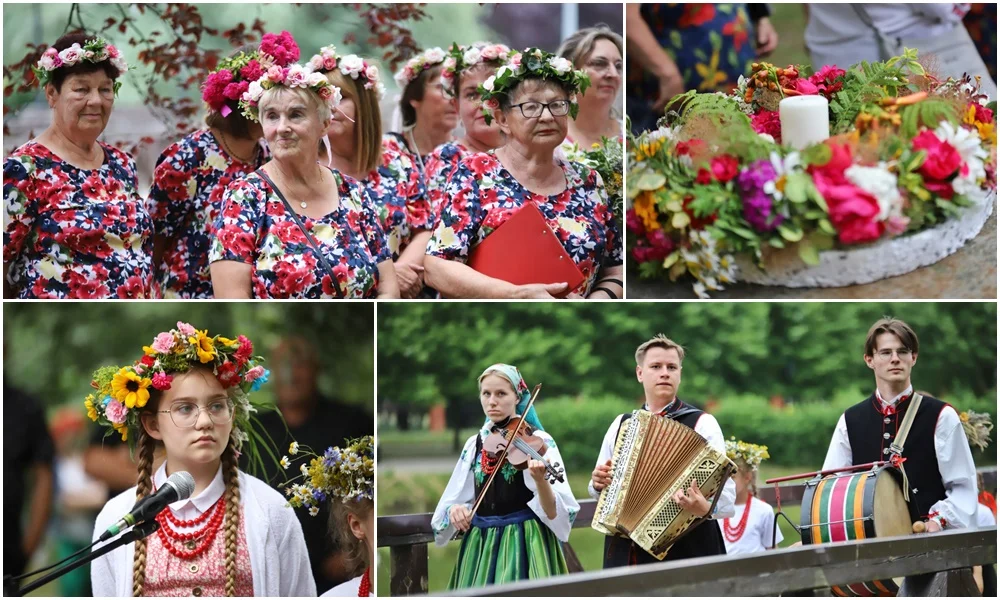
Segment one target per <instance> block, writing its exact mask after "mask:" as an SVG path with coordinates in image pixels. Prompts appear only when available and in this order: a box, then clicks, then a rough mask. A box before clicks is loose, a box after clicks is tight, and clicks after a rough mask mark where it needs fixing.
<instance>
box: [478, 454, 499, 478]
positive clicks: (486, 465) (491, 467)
mask: <svg viewBox="0 0 1000 600" xmlns="http://www.w3.org/2000/svg"><path fill="white" fill-rule="evenodd" d="M479 464H480V465H482V467H483V473H486V474H487V475H492V474H493V471H496V470H497V465H499V464H500V455H499V454H498V455H497V456H490V455H489V454H487V452H486V448H483V449H482V450H481V451H480V460H479Z"/></svg>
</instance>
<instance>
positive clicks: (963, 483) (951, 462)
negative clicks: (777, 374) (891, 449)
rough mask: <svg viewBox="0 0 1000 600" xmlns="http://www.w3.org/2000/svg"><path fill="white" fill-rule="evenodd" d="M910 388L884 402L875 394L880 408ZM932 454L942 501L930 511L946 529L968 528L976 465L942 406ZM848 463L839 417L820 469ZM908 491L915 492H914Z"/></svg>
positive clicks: (951, 415) (955, 421) (959, 423)
mask: <svg viewBox="0 0 1000 600" xmlns="http://www.w3.org/2000/svg"><path fill="white" fill-rule="evenodd" d="M912 389H913V388H912V386H911V387H908V388H907V389H906V390H905V391H904V392H903V393H902V394H899V395H898V396H896V397H895V398H893V399H892V400H889V401H888V402H887V401H885V400H883V399H882V396H881V394H879V393H878V392H876V396H877V398H878V399H879V401H880V402H882V404H883V405H885V406H890V405H893V404H895V403H896V402H898V401H899V399H900V398H902V397H903V396H906V395H907V394H909V393H910V392H911V391H912ZM921 441H922V440H914V439H913V438H912V437H911V438H909V439H908V440H907V442H908V443H910V444H914V443H920V442H921ZM934 453H935V454H936V455H937V461H938V471H939V472H940V474H941V483H942V484H944V489H945V498H944V500H939V501H938V502H935V503H934V505H933V506H931V512H935V511H936V512H938V513H939V514H940V515H941V516H942V517H944V519H945V523H946V525H947V527H946V529H961V528H964V527H971V526H972V525H973V524H974V523H975V520H974V519H975V515H976V505H977V504H979V500H978V494H977V492H976V465H975V463H973V462H972V451H971V450H969V441H968V439H967V438H966V437H965V430H964V429H962V421H960V420H959V418H958V413H957V412H955V409H954V408H952V407H951V406H945V407H944V409H943V410H942V411H941V414H940V415H938V420H937V425H935V426H934ZM852 464H853V453H852V452H851V440H850V438H849V437H848V436H847V421H846V420H845V419H844V415H840V420H838V421H837V427H836V428H835V429H834V430H833V437H832V438H831V439H830V447H829V449H827V451H826V460H824V461H823V470H824V471H827V470H829V469H841V468H843V467H849V466H851V465H852ZM910 491H911V492H913V493H918V490H910Z"/></svg>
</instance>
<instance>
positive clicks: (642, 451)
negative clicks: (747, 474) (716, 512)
mask: <svg viewBox="0 0 1000 600" xmlns="http://www.w3.org/2000/svg"><path fill="white" fill-rule="evenodd" d="M735 471H736V465H735V464H734V463H733V461H731V460H729V458H728V457H727V456H726V454H725V452H719V451H718V450H715V449H714V448H712V447H711V446H709V445H708V442H707V441H706V440H705V438H703V437H701V436H700V435H698V434H697V433H695V431H694V430H693V429H691V428H690V427H687V426H685V425H682V424H680V423H678V422H677V421H675V420H673V419H668V418H665V417H660V416H658V415H654V414H652V413H650V412H647V411H644V410H637V411H633V412H632V416H631V417H630V418H629V419H627V420H626V421H625V422H624V423H623V424H622V426H621V428H620V429H619V430H618V439H617V441H616V442H615V449H614V454H613V456H612V458H611V484H610V485H608V486H607V487H606V488H604V489H603V490H602V491H601V497H600V499H599V500H598V501H597V508H596V509H595V512H594V520H593V522H592V523H591V526H592V527H593V528H594V529H596V530H597V531H600V532H602V533H604V534H605V535H621V536H624V537H628V538H631V539H632V541H634V542H635V543H636V544H637V545H638V546H639V547H640V548H642V549H643V550H645V551H646V552H648V553H650V554H652V555H653V556H655V557H656V558H657V559H659V560H662V559H663V557H665V556H666V555H667V551H669V550H670V547H671V546H673V545H674V544H675V543H676V542H677V540H679V539H680V538H681V537H683V536H684V534H685V533H687V532H688V531H690V530H691V528H692V527H693V526H695V525H697V524H698V523H700V522H701V521H702V520H704V517H701V516H698V515H695V514H693V513H691V512H688V511H685V510H682V509H681V507H680V506H679V505H678V504H677V503H676V502H674V501H673V500H672V499H671V498H672V497H673V495H674V494H675V493H676V492H677V491H678V490H684V489H687V488H688V487H690V485H691V480H692V479H694V480H696V481H697V482H698V487H699V488H700V489H701V493H702V494H703V495H704V496H705V498H706V499H708V501H709V502H711V503H712V506H713V508H714V506H715V501H716V500H717V496H718V494H719V492H720V491H721V490H722V487H723V486H724V485H725V483H726V481H727V480H728V479H729V477H730V475H732V474H733V472H735Z"/></svg>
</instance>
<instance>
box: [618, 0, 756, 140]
mask: <svg viewBox="0 0 1000 600" xmlns="http://www.w3.org/2000/svg"><path fill="white" fill-rule="evenodd" d="M640 12H641V14H642V18H643V20H644V21H645V22H646V24H647V25H648V26H649V29H650V30H651V31H652V32H653V35H654V36H656V39H657V41H659V42H660V46H661V47H662V48H663V49H664V51H666V53H667V54H669V55H670V57H671V58H673V59H674V62H675V63H676V64H677V69H678V70H679V71H680V73H681V76H682V77H683V78H684V89H685V90H698V91H699V92H716V91H719V92H729V91H731V90H732V89H733V88H734V87H736V84H737V82H738V81H739V78H740V75H744V74H746V73H748V72H749V70H750V65H751V63H753V61H754V59H755V56H756V53H755V50H754V39H755V38H754V32H753V26H752V24H751V23H750V17H749V16H748V14H747V8H746V4H643V5H642V8H641V9H640ZM659 92H660V84H659V81H658V80H657V79H656V78H655V77H653V76H652V75H649V74H647V73H646V72H645V71H644V70H643V69H629V71H628V77H627V79H626V82H625V93H626V96H627V97H628V113H629V117H630V118H631V119H632V129H633V131H636V132H639V131H646V130H649V129H653V128H655V125H656V120H657V119H658V118H659V117H661V116H663V115H662V114H654V113H653V111H652V108H651V107H652V104H653V103H654V102H656V99H657V97H658V96H659Z"/></svg>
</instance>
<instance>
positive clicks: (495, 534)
mask: <svg viewBox="0 0 1000 600" xmlns="http://www.w3.org/2000/svg"><path fill="white" fill-rule="evenodd" d="M568 572H569V569H568V568H567V567H566V558H565V557H564V556H563V552H562V547H561V546H560V545H559V540H558V539H557V538H556V536H555V534H553V533H552V531H551V530H550V529H549V528H548V527H546V526H545V525H543V524H542V523H541V522H540V521H539V520H538V517H536V516H535V513H534V512H532V511H531V509H529V508H525V509H523V510H519V511H517V512H515V513H511V514H509V515H503V516H495V517H480V516H478V515H476V516H474V517H473V518H472V528H471V529H470V530H469V532H468V533H466V534H465V537H464V538H462V546H461V548H460V549H459V551H458V562H457V563H456V564H455V570H454V571H453V572H452V574H451V582H450V583H449V584H448V589H450V590H455V589H461V588H470V587H482V586H487V585H495V584H501V583H511V582H513V581H519V580H522V579H542V578H544V577H551V576H553V575H561V574H564V573H568Z"/></svg>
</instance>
